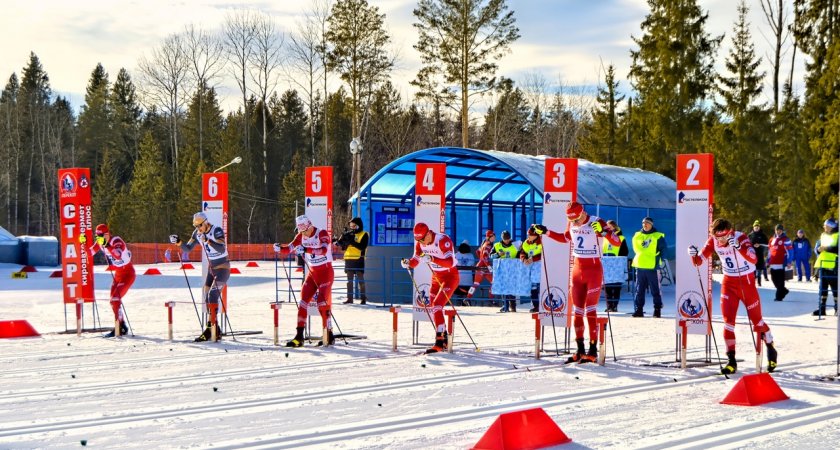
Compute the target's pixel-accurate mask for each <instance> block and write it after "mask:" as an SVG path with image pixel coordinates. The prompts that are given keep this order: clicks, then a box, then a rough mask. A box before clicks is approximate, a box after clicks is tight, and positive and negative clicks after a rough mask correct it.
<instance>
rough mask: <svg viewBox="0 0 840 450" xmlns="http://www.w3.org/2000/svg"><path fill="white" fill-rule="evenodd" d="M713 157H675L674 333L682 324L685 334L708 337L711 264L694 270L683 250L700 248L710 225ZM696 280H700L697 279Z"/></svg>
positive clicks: (704, 241) (706, 236) (703, 155)
mask: <svg viewBox="0 0 840 450" xmlns="http://www.w3.org/2000/svg"><path fill="white" fill-rule="evenodd" d="M713 174H714V157H713V155H712V154H710V153H699V154H684V155H677V192H676V199H675V200H676V218H677V236H676V239H675V242H676V245H677V246H676V249H677V252H676V256H677V258H676V268H675V270H674V274H675V276H676V280H677V281H676V303H677V304H676V308H677V314H676V315H675V317H674V319H675V330H676V333H677V334H679V333H682V329H681V328H680V326H679V322H680V321H681V320H685V323H686V330H687V331H688V334H704V335H707V336H708V335H709V333H710V332H711V324H710V323H709V314H710V311H712V305H713V302H712V270H711V264H710V262H707V263H706V264H705V265H703V266H700V267H699V269H698V268H695V267H694V264H693V263H692V261H691V257H689V256H688V255H687V254H686V251H685V249H687V248H688V247H689V246H690V245H694V246H696V247H697V248H703V245H704V244H705V243H706V239H708V236H709V225H711V223H712V203H713V200H712V199H713V197H714V180H713V178H714V175H713ZM698 278H699V279H698Z"/></svg>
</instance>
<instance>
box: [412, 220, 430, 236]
mask: <svg viewBox="0 0 840 450" xmlns="http://www.w3.org/2000/svg"><path fill="white" fill-rule="evenodd" d="M428 233H429V226H428V225H426V224H425V223H423V222H417V223H416V224H414V240H415V241H419V240H422V239H423V238H425V237H426V234H428Z"/></svg>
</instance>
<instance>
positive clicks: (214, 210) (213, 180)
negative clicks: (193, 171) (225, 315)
mask: <svg viewBox="0 0 840 450" xmlns="http://www.w3.org/2000/svg"><path fill="white" fill-rule="evenodd" d="M201 211H203V212H204V213H205V214H207V220H208V221H210V223H211V224H213V225H216V226H219V227H222V230H223V231H224V232H225V245H227V244H228V242H229V241H230V229H229V228H228V223H229V217H230V216H229V215H228V174H227V172H213V173H203V174H201ZM208 270H209V265H208V261H207V252H206V251H204V250H202V251H201V273H202V275H203V276H204V277H206V276H207V271H208ZM227 300H228V296H227V284H225V287H224V288H222V302H224V304H223V307H224V309H223V311H228V301H227ZM222 323H224V321H222Z"/></svg>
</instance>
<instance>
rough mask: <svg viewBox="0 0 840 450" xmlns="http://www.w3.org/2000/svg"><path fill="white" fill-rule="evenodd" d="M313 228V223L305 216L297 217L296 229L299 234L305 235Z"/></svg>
mask: <svg viewBox="0 0 840 450" xmlns="http://www.w3.org/2000/svg"><path fill="white" fill-rule="evenodd" d="M311 226H312V221H311V220H309V217H306V215H305V214H303V215H300V216H297V217H295V228H296V229H297V231H298V233H303V232H304V231H306V230H308V229H309V227H311Z"/></svg>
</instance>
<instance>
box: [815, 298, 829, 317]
mask: <svg viewBox="0 0 840 450" xmlns="http://www.w3.org/2000/svg"><path fill="white" fill-rule="evenodd" d="M826 300H827V299H824V298H822V299H820V306H819V308H817V309H815V310H814V312H813V313H812V314H811V315H812V316H824V315H825V303H826Z"/></svg>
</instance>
